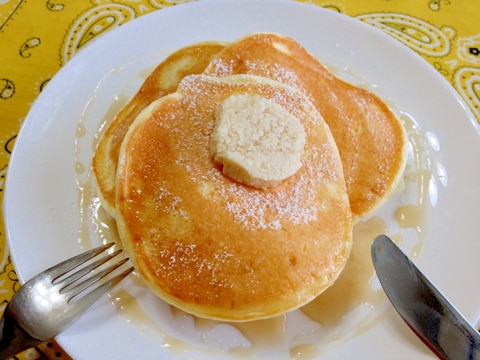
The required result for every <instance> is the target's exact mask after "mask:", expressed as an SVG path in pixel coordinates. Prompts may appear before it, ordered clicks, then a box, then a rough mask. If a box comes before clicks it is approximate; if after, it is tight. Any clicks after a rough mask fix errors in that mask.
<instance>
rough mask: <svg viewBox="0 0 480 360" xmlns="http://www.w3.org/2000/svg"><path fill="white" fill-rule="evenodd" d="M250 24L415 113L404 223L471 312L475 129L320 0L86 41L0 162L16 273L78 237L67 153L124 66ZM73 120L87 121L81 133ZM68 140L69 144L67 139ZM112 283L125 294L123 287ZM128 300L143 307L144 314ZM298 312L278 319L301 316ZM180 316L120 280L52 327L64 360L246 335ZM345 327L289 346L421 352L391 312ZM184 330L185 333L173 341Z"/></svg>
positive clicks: (417, 69) (160, 14) (140, 66)
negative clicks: (420, 165)
mask: <svg viewBox="0 0 480 360" xmlns="http://www.w3.org/2000/svg"><path fill="white" fill-rule="evenodd" d="M256 31H273V32H278V33H282V34H285V35H288V36H291V37H293V38H295V39H297V40H298V41H299V42H300V43H301V44H303V45H304V46H305V47H306V48H307V49H308V50H309V51H310V52H312V53H313V54H315V55H318V56H319V57H320V58H321V59H325V60H326V61H327V62H328V63H330V64H331V65H333V66H334V67H338V68H341V69H343V70H344V71H343V72H346V73H348V74H355V75H356V76H358V77H357V79H362V81H364V82H365V83H367V84H371V86H372V87H374V88H375V89H376V90H377V91H378V92H379V93H380V94H381V95H382V96H384V97H385V98H388V99H389V101H391V103H393V104H395V107H396V108H397V109H399V110H400V111H402V112H404V113H406V114H408V115H409V118H411V119H415V121H416V122H417V123H418V124H419V127H420V129H421V133H422V134H424V135H425V136H424V137H423V139H424V140H425V147H424V149H425V150H426V151H427V152H428V156H427V157H425V161H426V163H427V164H424V165H425V166H426V167H428V168H429V169H430V170H431V177H429V181H428V182H427V189H423V191H426V192H427V193H428V197H427V198H428V199H429V201H430V203H429V204H426V205H425V208H426V209H427V210H428V211H426V219H425V221H423V222H422V224H423V225H422V226H421V227H419V228H417V229H414V231H416V232H417V233H418V232H421V233H422V234H421V236H422V237H423V238H424V241H423V242H422V244H421V245H422V251H421V253H420V255H419V256H418V258H417V261H418V264H419V265H420V267H421V268H423V269H424V271H425V272H426V273H427V274H428V275H429V276H430V277H431V279H432V280H433V281H434V282H435V283H437V284H438V286H439V287H440V288H441V289H442V290H443V291H444V293H445V294H446V295H447V296H448V297H450V299H451V300H452V301H453V302H454V303H455V305H456V306H457V307H458V308H459V309H460V310H461V311H462V312H463V313H464V314H465V316H466V317H467V318H468V319H470V320H471V321H472V322H473V323H476V322H477V320H478V317H479V315H480V301H479V299H480V286H478V274H480V262H478V254H479V253H480V241H478V234H479V233H480V222H479V221H478V210H477V209H478V203H479V201H480V185H479V184H480V169H479V167H478V154H480V137H479V133H478V128H477V127H476V123H475V120H474V118H473V116H472V115H471V114H470V113H469V112H468V110H467V109H466V107H465V106H464V104H463V102H462V101H461V100H460V98H459V97H458V95H457V94H456V93H455V91H454V90H453V89H452V88H451V87H450V86H449V84H448V83H447V82H446V81H445V80H444V79H443V78H442V77H441V76H440V75H439V74H438V73H437V72H436V71H435V70H434V69H433V68H432V67H431V66H430V65H428V64H427V63H426V62H424V61H423V60H422V59H421V58H420V57H418V56H417V55H416V54H414V53H413V52H412V51H410V50H409V49H407V48H405V47H404V46H403V45H401V44H400V43H398V42H396V41H395V40H392V39H391V38H389V37H388V36H387V35H384V34H383V33H381V32H379V31H378V30H376V29H374V28H372V27H370V26H368V25H365V24H363V23H362V22H360V21H357V20H354V19H351V18H348V17H346V16H343V15H340V14H337V13H334V12H331V11H327V10H324V9H322V8H320V7H316V6H312V5H305V4H300V3H295V2H286V1H208V0H204V1H199V2H195V3H189V4H185V5H181V6H175V7H172V8H168V9H164V10H161V11H157V12H155V13H152V14H150V15H146V16H143V17H141V18H139V19H137V20H134V21H132V22H130V23H128V24H126V25H123V26H122V27H121V28H118V29H116V30H115V31H113V32H111V33H109V34H106V35H105V36H103V37H102V38H100V39H98V40H96V41H95V42H94V43H92V44H91V45H89V46H88V47H87V48H86V49H85V50H83V51H81V52H80V53H79V54H78V55H76V56H75V57H74V58H73V59H72V60H71V61H70V62H69V63H68V64H67V65H66V66H65V67H64V68H62V69H61V71H59V73H58V74H57V75H56V76H55V77H54V79H52V81H51V82H50V83H49V85H48V87H47V88H46V89H45V90H44V91H43V92H42V93H41V95H40V96H39V98H38V99H37V101H36V102H35V104H34V105H33V107H32V109H31V112H30V114H29V115H28V117H27V119H26V120H25V123H24V126H23V128H22V131H21V133H20V135H19V136H18V139H17V141H16V146H15V150H14V152H13V154H12V158H11V164H10V166H9V172H8V175H7V185H6V194H5V198H4V213H5V222H6V227H7V234H8V242H9V246H10V250H11V254H12V257H13V261H14V263H15V267H16V269H17V273H18V275H19V277H20V279H21V280H22V281H24V280H26V279H28V278H30V277H31V276H33V275H34V274H35V273H37V272H39V271H41V270H43V269H44V268H46V267H47V266H49V265H51V264H53V263H56V262H58V261H60V260H61V259H64V258H66V257H69V256H71V255H74V254H76V253H78V252H80V251H81V250H82V245H84V243H83V242H82V241H79V233H81V232H82V230H81V229H82V228H83V227H84V226H85V224H84V222H85V221H87V222H88V216H85V214H83V215H82V214H81V206H80V204H79V199H80V196H79V192H78V182H80V183H81V182H82V181H88V179H87V180H86V179H85V176H86V174H88V171H86V170H85V171H84V172H83V173H82V172H81V171H79V166H80V167H81V166H84V165H87V166H88V161H89V159H90V158H91V155H92V151H93V145H92V144H93V143H94V137H95V134H96V133H97V131H98V128H99V126H100V124H101V123H102V121H103V119H104V118H105V117H106V116H108V115H109V114H111V113H112V111H113V110H114V109H112V106H113V105H112V104H114V105H115V103H117V105H116V106H117V108H118V106H119V105H118V102H119V99H118V98H116V96H118V95H119V93H120V92H122V94H123V95H125V96H129V95H132V94H133V93H134V92H135V90H136V88H137V87H138V86H139V85H140V80H139V78H138V77H137V78H136V80H135V75H138V73H140V72H141V71H142V70H144V69H148V68H151V67H152V66H153V65H154V64H156V63H158V62H159V61H160V59H161V58H162V57H164V56H165V55H166V54H167V52H168V51H171V50H173V49H176V48H178V47H181V46H184V45H187V44H191V43H194V42H197V41H203V40H234V39H236V38H237V37H240V36H242V35H245V34H248V33H251V32H256ZM113 107H114V106H113ZM79 129H82V130H83V129H84V130H85V133H82V135H81V136H79V135H78V130H79ZM79 139H80V142H81V144H80V145H79V144H78V143H77V145H76V144H75V143H76V141H77V142H78V140H79ZM422 161H423V160H422ZM79 162H80V163H79ZM83 162H84V163H83ZM86 226H87V227H88V226H89V224H86ZM95 236H96V235H95V232H94V233H93V235H92V238H90V239H89V241H90V242H91V243H92V244H95V243H99V242H100V241H101V236H98V239H97V238H95ZM124 291H128V293H129V294H130V295H131V296H132V297H131V298H127V299H125V296H126V295H125V294H126V293H125V292H124ZM122 296H123V299H122ZM133 299H135V300H133ZM120 301H121V303H119V302H120ZM115 303H116V306H113V305H112V304H115ZM367 305H368V304H367ZM385 306H386V307H387V308H388V304H387V303H385ZM138 307H142V308H143V309H148V314H149V316H148V317H147V316H145V315H146V313H145V312H144V311H143V310H139V309H138ZM135 309H136V310H135ZM138 314H141V318H140V319H139V318H138ZM297 315H298V314H297ZM297 315H295V316H293V318H294V319H293V320H292V318H290V319H289V320H288V324H286V326H287V327H292V326H296V325H292V324H296V323H299V324H302V322H305V319H304V318H302V317H299V316H297ZM162 321H163V323H162ZM192 322H193V320H192V318H190V317H188V316H180V317H178V316H177V317H172V314H171V312H170V311H169V310H168V307H167V306H166V305H165V304H162V303H161V302H158V300H157V299H156V297H154V296H152V295H151V294H150V293H149V291H148V290H146V289H145V288H143V287H142V286H139V285H138V284H136V283H135V282H134V281H127V282H126V283H125V284H124V290H121V291H118V292H116V293H114V295H113V296H112V297H110V298H108V297H104V298H103V299H102V300H101V301H100V302H99V303H98V304H97V305H96V306H95V308H94V309H93V310H91V311H90V312H88V313H87V314H86V315H85V316H84V317H83V318H82V319H81V320H80V321H79V322H78V323H76V324H75V325H73V326H72V327H71V328H69V329H68V330H67V331H65V332H64V333H63V334H61V335H60V336H59V337H58V339H57V340H58V341H59V343H60V344H61V345H62V346H63V347H64V348H65V349H66V350H67V351H68V352H69V353H70V355H71V356H72V357H73V358H75V359H106V358H117V359H120V358H122V359H134V358H135V359H142V358H162V359H166V358H175V359H177V358H178V359H181V358H188V357H198V358H227V357H230V356H231V357H233V358H235V356H234V353H233V352H228V351H225V348H227V347H228V346H232V345H235V344H234V343H235V342H236V341H237V343H236V344H237V345H243V346H245V347H248V342H246V341H245V339H243V338H242V336H241V334H240V333H238V331H236V330H235V329H232V328H230V327H229V326H227V325H225V326H215V327H208V326H206V325H205V324H203V328H202V326H200V325H201V324H198V323H197V324H196V325H195V324H194V325H192ZM260 325H261V324H259V326H260ZM357 330H358V331H356V332H355V334H342V333H341V331H340V333H337V334H334V335H335V336H336V337H335V339H334V338H332V341H328V342H327V341H323V342H322V341H320V342H319V344H320V346H319V347H318V349H315V348H313V347H303V348H302V347H297V348H296V350H295V351H296V352H298V353H299V354H300V355H301V356H302V357H301V358H302V359H310V358H322V359H338V358H352V357H355V358H359V359H362V358H368V359H373V358H378V359H385V358H388V359H406V358H416V359H422V358H426V359H427V358H432V357H433V356H432V355H431V354H430V353H429V351H428V350H427V349H426V348H425V347H424V346H423V345H422V344H421V343H420V342H419V341H418V340H417V339H416V338H415V336H414V335H412V334H411V332H410V331H409V330H408V329H407V327H406V326H405V325H404V324H403V323H402V321H401V320H399V318H398V316H397V315H396V314H395V313H394V312H393V311H387V312H386V313H383V312H382V313H381V314H380V313H379V315H378V316H377V318H376V320H375V321H373V323H369V324H368V326H366V327H365V329H363V328H362V326H361V322H360V323H357ZM263 331H269V330H268V328H267V327H265V328H264V329H263ZM302 331H304V329H303V330H302ZM342 331H343V330H342ZM182 332H183V333H182ZM258 332H259V333H260V332H262V328H260V329H258ZM284 335H285V334H284ZM343 335H345V336H343ZM262 336H264V335H262ZM289 336H290V335H288V334H287V335H285V339H284V342H285V344H284V345H285V346H278V347H277V346H275V348H277V350H272V349H270V350H269V351H266V350H265V349H266V348H267V347H268V346H267V347H265V348H263V350H261V351H266V353H265V352H264V353H261V352H256V351H251V352H248V351H246V352H244V353H243V354H244V355H245V354H248V357H250V358H254V357H256V358H275V359H281V358H290V357H291V354H290V351H291V348H292V346H293V345H291V346H289V343H291V344H293V343H294V342H295V339H292V338H291V336H290V338H289ZM302 336H305V339H306V338H307V337H308V336H307V335H306V334H303V335H302ZM182 337H183V339H184V340H178V338H182ZM185 337H186V338H187V339H188V338H192V339H195V340H196V341H197V343H196V344H193V345H185V342H188V340H187V341H186V340H185ZM263 339H265V337H263ZM267 342H268V341H267ZM274 345H275V344H274ZM300 355H299V356H300Z"/></svg>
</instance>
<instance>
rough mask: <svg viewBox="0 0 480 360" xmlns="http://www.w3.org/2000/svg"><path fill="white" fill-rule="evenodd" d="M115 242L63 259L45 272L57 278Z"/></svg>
mask: <svg viewBox="0 0 480 360" xmlns="http://www.w3.org/2000/svg"><path fill="white" fill-rule="evenodd" d="M113 245H115V243H113V242H111V243H108V244H106V245H102V246H99V247H97V248H94V249H92V250H89V251H87V252H84V253H82V254H80V255H77V256H74V257H72V258H70V259H67V260H65V261H62V262H61V263H59V264H58V265H55V266H53V267H51V268H49V269H47V270H45V272H44V274H46V275H47V276H50V277H51V278H53V279H56V278H58V277H60V276H62V275H64V274H66V273H68V272H70V271H71V270H73V269H75V268H77V267H79V266H80V265H82V264H83V263H85V262H87V261H88V260H90V259H92V258H94V257H95V256H97V255H99V254H101V253H102V252H104V251H105V250H107V249H109V248H111V247H112V246H113Z"/></svg>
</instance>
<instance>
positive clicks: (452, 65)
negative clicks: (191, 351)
mask: <svg viewBox="0 0 480 360" xmlns="http://www.w3.org/2000/svg"><path fill="white" fill-rule="evenodd" d="M199 1H201V0H199ZM299 1H301V0H299ZM185 2H187V1H185V0H183V1H181V0H178V1H175V0H137V1H128V0H103V1H91V0H75V1H66V0H35V1H28V0H0V144H1V146H0V176H1V177H0V202H1V201H2V200H3V189H4V184H5V176H6V173H7V169H8V163H9V158H10V154H11V152H12V149H13V147H14V145H15V138H16V136H17V133H18V131H19V129H20V127H21V125H22V121H23V119H24V118H25V117H26V115H27V113H28V111H29V109H30V106H31V105H32V103H33V102H34V100H35V99H36V97H37V96H38V95H39V94H40V92H41V91H42V89H43V88H44V87H45V86H47V85H48V82H49V80H50V79H51V78H52V77H53V76H54V75H55V73H56V72H57V71H58V70H59V69H60V68H61V67H62V66H63V65H64V64H65V63H67V62H68V61H69V60H70V58H71V57H72V56H75V53H76V52H77V51H78V50H80V48H82V47H84V46H85V45H86V44H88V43H91V42H92V41H95V39H96V38H98V37H100V36H102V34H104V33H106V32H107V31H111V30H113V29H115V28H116V27H118V26H120V25H122V24H123V23H125V22H127V21H131V20H133V19H135V18H137V17H140V16H142V15H144V14H147V13H149V12H152V11H161V9H163V8H165V7H168V6H173V5H180V4H181V3H185ZM304 2H309V3H313V4H316V5H318V6H323V7H325V8H328V9H330V10H332V11H337V12H340V13H343V14H346V15H348V16H351V17H354V18H355V17H359V16H362V21H367V22H368V23H369V24H370V25H371V26H376V27H378V28H379V29H381V30H382V31H384V32H386V33H387V34H389V35H391V36H392V37H394V38H395V39H396V40H398V41H401V42H402V43H403V44H405V45H406V46H408V47H410V48H411V49H413V50H414V51H416V52H417V53H418V54H419V55H420V56H422V57H423V58H424V59H425V60H426V61H428V62H429V63H430V64H431V65H432V66H433V67H434V68H435V69H436V70H437V71H438V72H439V73H440V74H442V75H443V76H444V77H445V78H446V79H447V80H448V81H449V82H450V84H451V85H452V86H453V87H454V88H455V89H456V91H457V92H458V93H459V94H460V96H461V97H462V98H463V100H464V102H465V104H466V105H467V107H468V108H469V109H470V110H471V112H472V113H473V115H474V116H475V118H476V119H477V120H478V121H479V122H480V86H479V84H480V22H479V21H478V20H479V19H480V3H479V2H478V0H462V1H458V0H457V1H455V0H420V1H419V0H401V1H400V0H370V1H368V2H367V1H357V0H335V1H326V0H310V1H304ZM122 9H123V10H127V11H125V12H124V13H125V14H129V15H128V16H124V17H122V18H120V17H116V16H114V17H113V18H114V19H115V20H114V21H113V22H105V21H102V19H106V18H107V16H108V15H109V14H110V13H114V12H116V11H118V10H122ZM379 14H383V15H385V17H384V19H387V20H385V21H384V22H380V21H378V20H375V19H376V18H378V17H376V16H375V15H379ZM368 19H370V21H369V20H368ZM92 22H95V23H96V26H95V27H93V29H94V30H93V31H91V32H89V33H88V36H85V37H84V38H83V39H81V41H77V42H76V43H77V44H78V47H77V48H76V49H75V50H74V51H65V44H67V43H70V42H71V41H73V40H78V39H73V37H74V36H75V34H74V33H73V32H71V31H70V30H71V29H72V28H73V27H74V26H79V27H82V26H84V27H86V26H90V25H91V24H92ZM434 43H436V44H439V45H437V46H432V45H431V44H434ZM0 206H1V204H0ZM0 261H1V263H0V312H2V311H3V310H4V309H5V306H6V304H7V303H8V301H9V299H10V298H11V297H12V295H13V294H14V292H15V291H16V290H17V289H18V288H19V287H20V283H19V281H18V278H17V275H16V273H15V268H14V266H13V264H12V262H11V260H10V256H9V251H8V248H7V242H6V236H5V228H4V224H3V221H2V218H1V217H0ZM16 358H17V359H29V360H31V359H69V358H70V357H69V356H68V354H67V353H66V352H65V351H63V350H62V349H61V348H60V346H59V345H58V344H56V343H55V341H54V340H52V341H50V342H47V343H45V344H42V345H41V346H38V347H35V348H32V349H29V350H27V351H25V352H23V353H22V354H19V355H18V356H17V357H16Z"/></svg>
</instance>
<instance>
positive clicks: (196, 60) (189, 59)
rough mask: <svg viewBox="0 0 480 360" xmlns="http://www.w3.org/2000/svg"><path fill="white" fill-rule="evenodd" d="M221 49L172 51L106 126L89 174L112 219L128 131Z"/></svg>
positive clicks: (212, 46)
mask: <svg viewBox="0 0 480 360" xmlns="http://www.w3.org/2000/svg"><path fill="white" fill-rule="evenodd" d="M223 47H224V44H222V43H218V42H205V43H199V44H194V45H190V46H187V47H184V48H181V49H179V50H177V51H175V52H174V53H173V54H171V55H170V56H168V57H167V58H166V59H165V60H164V61H163V62H162V63H161V64H160V65H158V66H157V67H156V68H155V70H154V71H153V72H152V73H151V74H150V75H149V76H148V77H147V79H146V80H145V82H144V83H143V85H142V87H141V88H140V90H139V91H138V92H137V93H136V95H135V96H134V97H133V98H132V99H131V100H130V102H129V103H128V104H127V105H126V106H125V107H124V108H123V109H122V111H120V113H119V114H118V115H117V116H116V117H115V119H114V120H113V121H112V123H111V124H110V125H109V126H108V128H107V130H106V131H105V133H104V134H103V136H102V138H101V139H100V142H99V144H98V147H97V149H96V151H95V155H94V158H93V170H94V174H95V179H96V181H97V184H98V190H99V196H100V197H101V199H102V205H103V207H104V208H105V210H106V211H107V213H108V214H109V215H111V216H112V217H115V174H116V171H117V161H118V153H119V150H120V145H121V143H122V141H123V138H124V136H125V134H126V132H127V130H128V127H129V126H130V124H131V123H132V122H133V120H134V119H135V118H136V117H137V115H138V114H139V113H140V111H142V110H143V109H144V108H145V107H146V106H147V105H149V104H150V103H151V102H152V101H154V100H156V99H158V98H160V97H162V96H164V95H166V94H170V93H172V92H174V91H176V90H177V86H178V84H179V83H180V80H181V79H182V78H183V77H184V76H186V75H190V74H199V73H201V72H202V71H203V70H204V69H205V67H206V66H207V65H208V63H209V62H210V60H211V59H212V57H213V56H214V55H215V54H217V53H218V52H219V51H220V50H221V49H222V48H223Z"/></svg>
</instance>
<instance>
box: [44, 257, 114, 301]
mask: <svg viewBox="0 0 480 360" xmlns="http://www.w3.org/2000/svg"><path fill="white" fill-rule="evenodd" d="M121 252H122V250H121V249H119V250H116V251H115V252H113V253H111V254H108V255H106V256H104V257H102V258H100V259H98V260H97V261H95V262H92V263H91V264H89V265H88V266H85V267H83V268H81V269H80V270H77V271H76V272H74V273H73V274H71V275H69V276H67V277H65V278H62V277H61V276H58V277H56V278H55V279H53V281H52V283H53V284H57V283H60V282H61V283H62V284H63V286H62V289H61V290H60V293H62V290H63V289H65V288H68V287H69V286H70V285H72V284H73V283H74V282H76V281H77V280H79V279H81V278H82V277H83V276H85V275H86V274H88V273H89V272H91V271H93V270H95V269H96V268H98V267H100V266H101V265H103V264H105V263H106V262H107V261H108V260H110V259H112V258H114V257H115V256H117V255H118V254H120V253H121ZM64 275H65V274H64Z"/></svg>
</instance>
